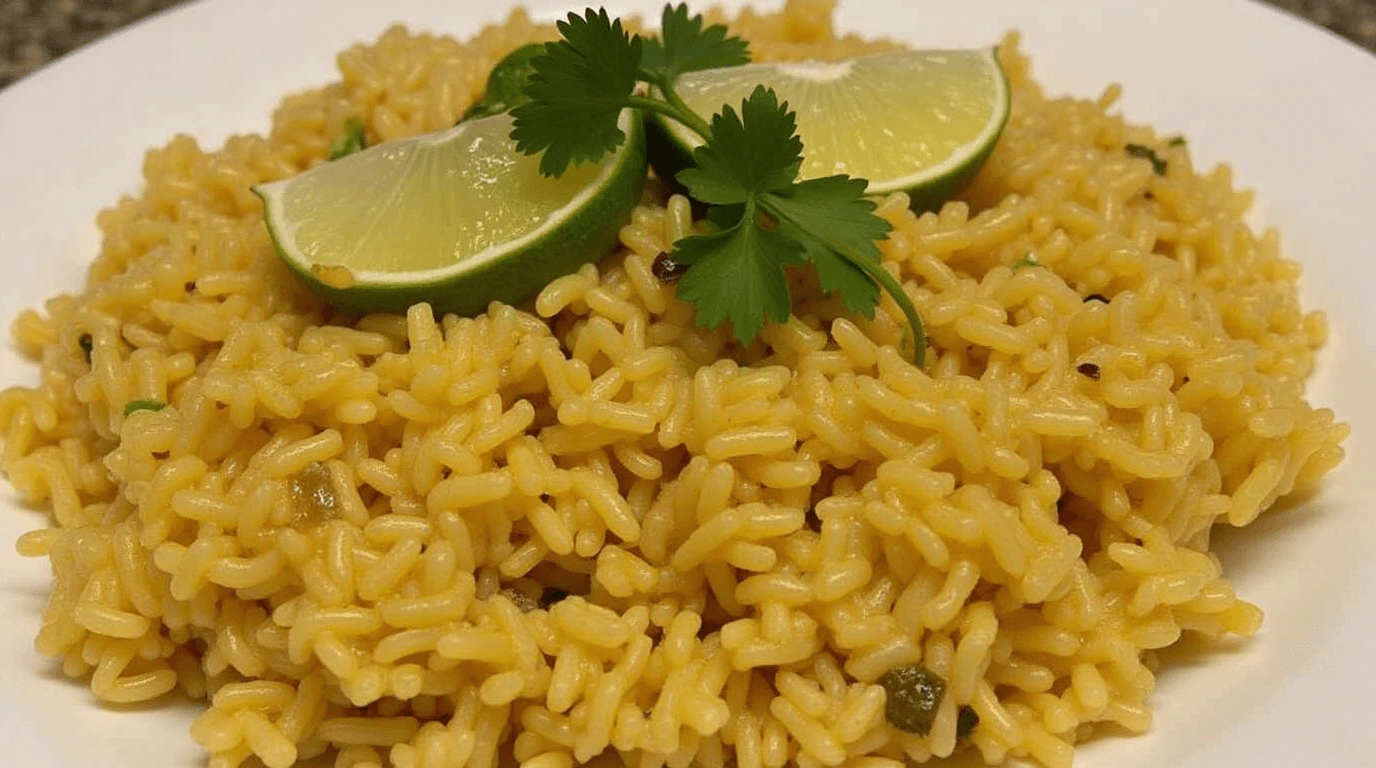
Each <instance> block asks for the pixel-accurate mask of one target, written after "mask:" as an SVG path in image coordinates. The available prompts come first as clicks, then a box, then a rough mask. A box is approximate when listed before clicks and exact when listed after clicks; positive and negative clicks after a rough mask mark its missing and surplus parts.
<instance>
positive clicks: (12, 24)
mask: <svg viewBox="0 0 1376 768" xmlns="http://www.w3.org/2000/svg"><path fill="white" fill-rule="evenodd" d="M183 2H186V0H0V88H3V87H4V86H6V85H8V84H9V83H11V82H13V81H15V80H17V79H19V78H21V77H23V76H24V75H25V74H28V73H29V72H31V71H33V70H34V69H36V68H38V67H40V66H42V65H44V64H46V63H47V62H49V61H52V60H53V59H55V58H57V57H59V56H61V55H62V54H64V53H66V52H68V51H70V50H72V49H74V48H77V47H80V46H82V45H85V44H86V43H89V42H91V41H92V40H95V39H97V38H99V37H101V36H102V35H105V34H108V33H110V32H113V31H114V30H116V29H119V28H120V27H122V26H124V25H126V24H129V23H132V22H134V21H137V20H139V19H141V18H143V17H145V16H147V15H149V14H151V13H156V12H157V11H160V10H163V9H165V8H170V7H172V6H174V5H180V4H181V3H183ZM1265 2H1269V3H1270V4H1272V5H1275V6H1278V7H1280V8H1284V9H1286V10H1288V11H1290V12H1292V13H1295V14H1296V15H1299V16H1303V17H1305V18H1308V19H1310V20H1312V21H1313V22H1315V23H1316V24H1320V25H1322V26H1325V27H1328V28H1329V29H1331V30H1333V31H1334V32H1337V33H1338V34H1340V35H1342V36H1344V37H1346V38H1348V39H1349V40H1352V41H1354V42H1356V43H1357V44H1358V45H1361V46H1363V47H1365V48H1366V49H1367V50H1369V51H1372V52H1376V0H1265Z"/></svg>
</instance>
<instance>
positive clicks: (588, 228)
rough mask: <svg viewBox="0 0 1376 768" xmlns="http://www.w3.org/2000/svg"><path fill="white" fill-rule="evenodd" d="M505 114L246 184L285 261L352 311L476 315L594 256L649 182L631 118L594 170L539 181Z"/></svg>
mask: <svg viewBox="0 0 1376 768" xmlns="http://www.w3.org/2000/svg"><path fill="white" fill-rule="evenodd" d="M511 123H512V119H511V117H510V116H508V115H505V114H501V115H494V116H492V117H486V118H482V119H479V120H470V121H467V122H464V123H460V124H459V125H457V126H455V127H453V128H450V129H448V130H445V131H440V132H438V133H433V134H428V135H425V136H419V137H416V138H412V139H404V140H401V141H394V142H390V143H387V144H380V145H378V146H375V147H372V148H369V149H367V150H364V151H362V152H358V153H356V154H352V155H349V156H347V157H344V158H342V159H339V160H336V161H333V162H329V163H325V164H323V165H320V166H317V167H316V168H313V169H311V170H309V171H307V172H305V173H302V174H300V175H298V176H295V177H292V178H290V179H287V180H285V181H279V182H274V183H271V184H263V185H259V186H257V187H255V188H254V192H255V193H257V195H258V196H259V197H260V198H262V200H263V206H264V209H265V217H264V218H265V220H266V221H267V226H268V232H269V234H270V235H271V236H272V240H273V242H274V243H275V244H276V246H277V250H278V252H279V253H280V254H281V256H282V259H283V260H284V261H285V262H286V263H287V266H288V267H290V268H291V269H292V271H294V272H295V273H296V274H297V275H298V276H300V278H301V279H302V280H303V281H304V282H305V283H306V285H307V286H309V287H310V289H311V290H312V291H313V292H315V293H316V294H317V295H319V296H320V297H321V298H323V299H324V300H325V301H327V302H329V303H330V304H333V305H334V306H336V307H339V308H341V309H344V310H346V311H350V312H372V311H393V312H399V311H404V310H405V309H406V308H407V307H409V306H411V305H412V304H415V303H417V302H421V301H425V302H429V303H430V304H431V305H432V306H434V307H435V308H436V310H438V311H447V312H457V313H460V314H475V313H478V312H481V311H482V310H484V309H485V308H486V307H487V305H488V303H489V302H491V301H494V300H496V301H503V302H506V303H509V304H515V303H518V302H520V301H523V300H525V299H527V298H530V297H531V296H533V295H534V294H535V293H536V292H538V291H539V290H540V288H542V287H543V286H544V285H545V284H546V283H548V282H549V281H550V280H553V279H554V278H556V277H559V276H560V275H565V274H568V273H570V272H573V271H575V270H577V269H578V267H579V266H581V265H582V264H584V263H586V262H589V261H596V260H598V259H601V258H602V257H603V256H605V255H606V254H607V252H608V251H609V250H610V249H611V247H612V245H613V244H614V243H615V241H616V238H617V233H618V231H619V230H620V228H621V227H622V225H624V224H625V223H626V222H627V221H628V220H629V218H630V214H631V209H632V208H633V207H634V206H635V204H636V202H637V201H638V200H639V197H640V191H641V187H642V185H643V183H644V179H645V133H644V128H643V126H642V124H641V119H640V117H639V115H638V114H637V113H636V112H634V111H633V110H629V109H628V110H625V111H623V112H622V114H621V117H620V122H619V125H620V127H621V130H622V131H623V132H625V134H626V141H625V142H623V143H622V145H621V146H620V147H619V148H618V149H617V150H616V152H614V153H613V154H611V155H609V156H608V157H607V158H606V160H604V161H603V162H602V163H601V164H596V165H581V166H577V167H575V168H571V169H570V170H569V172H568V173H565V174H564V175H563V176H562V177H560V178H558V179H550V178H546V177H544V176H541V175H540V171H539V158H537V157H529V156H526V155H523V154H521V153H520V152H518V151H516V145H515V143H514V142H512V141H511V139H509V138H508V135H509V134H510V133H511Z"/></svg>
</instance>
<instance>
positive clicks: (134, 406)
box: [124, 400, 167, 416]
mask: <svg viewBox="0 0 1376 768" xmlns="http://www.w3.org/2000/svg"><path fill="white" fill-rule="evenodd" d="M166 407H167V403H164V402H161V401H159V400H130V401H129V402H127V403H125V404H124V415H125V416H129V415H132V414H133V413H135V412H137V411H161V410H162V409H164V408H166Z"/></svg>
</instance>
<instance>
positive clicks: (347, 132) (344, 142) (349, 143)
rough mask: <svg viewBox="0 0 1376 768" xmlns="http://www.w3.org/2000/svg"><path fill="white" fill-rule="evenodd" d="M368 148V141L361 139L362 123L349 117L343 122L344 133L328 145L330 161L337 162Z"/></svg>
mask: <svg viewBox="0 0 1376 768" xmlns="http://www.w3.org/2000/svg"><path fill="white" fill-rule="evenodd" d="M367 148H368V140H367V139H365V138H364V137H363V121H362V120H359V119H358V118H356V117H351V118H349V119H348V120H345V121H344V132H343V133H341V134H339V135H338V136H337V137H335V140H334V143H333V144H331V145H330V159H331V160H338V159H339V158H341V157H348V156H349V155H352V154H353V153H355V152H361V151H363V150H365V149H367Z"/></svg>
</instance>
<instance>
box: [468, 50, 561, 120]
mask: <svg viewBox="0 0 1376 768" xmlns="http://www.w3.org/2000/svg"><path fill="white" fill-rule="evenodd" d="M544 52H545V44H544V43H529V44H527V45H523V46H521V47H520V48H517V49H516V50H514V51H512V52H511V53H508V54H507V55H506V56H505V57H503V58H502V60H501V61H499V62H497V66H495V67H493V68H492V72H491V73H490V74H489V75H488V76H487V88H486V90H484V91H483V97H482V98H481V99H478V100H477V101H476V102H474V103H473V105H472V106H470V107H469V108H468V109H467V110H465V111H464V113H463V117H462V118H460V119H459V122H461V123H462V122H463V121H465V120H474V119H476V118H480V117H491V116H492V115H500V114H501V113H503V112H506V111H508V110H510V109H512V108H513V107H517V106H520V105H521V104H524V103H526V102H527V101H529V99H527V98H526V94H525V88H526V83H527V82H528V81H529V80H530V75H531V73H532V72H534V71H535V69H534V67H532V66H530V62H531V61H533V60H534V59H535V57H536V56H540V55H541V54H543V53H544Z"/></svg>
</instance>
